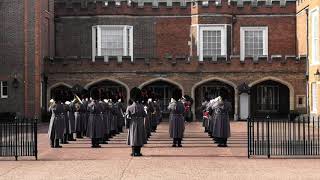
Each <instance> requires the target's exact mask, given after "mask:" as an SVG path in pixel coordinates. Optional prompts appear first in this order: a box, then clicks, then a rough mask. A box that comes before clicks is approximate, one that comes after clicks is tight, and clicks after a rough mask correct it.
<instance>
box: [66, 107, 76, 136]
mask: <svg viewBox="0 0 320 180" xmlns="http://www.w3.org/2000/svg"><path fill="white" fill-rule="evenodd" d="M68 109H69V111H68V117H69V132H71V133H75V132H76V118H75V116H74V115H75V114H74V112H75V105H74V103H71V104H69V107H68Z"/></svg>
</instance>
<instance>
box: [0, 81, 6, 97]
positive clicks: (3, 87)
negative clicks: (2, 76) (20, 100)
mask: <svg viewBox="0 0 320 180" xmlns="http://www.w3.org/2000/svg"><path fill="white" fill-rule="evenodd" d="M0 82H1V83H0V86H1V98H8V82H7V81H0Z"/></svg>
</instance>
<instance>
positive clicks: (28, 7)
mask: <svg viewBox="0 0 320 180" xmlns="http://www.w3.org/2000/svg"><path fill="white" fill-rule="evenodd" d="M53 11H54V1H53V0H24V1H21V0H1V1H0V63H1V66H0V112H17V113H18V114H21V115H26V116H29V117H33V116H38V117H39V116H40V114H41V109H42V107H44V106H45V105H44V103H43V102H42V100H43V99H42V96H41V91H42V90H43V87H41V86H42V84H43V83H42V82H43V77H44V68H43V67H44V65H43V58H44V57H45V56H54V51H53V49H52V48H53V47H54V45H53V42H54V41H53V39H54V37H53V25H54V24H53V20H54V15H53Z"/></svg>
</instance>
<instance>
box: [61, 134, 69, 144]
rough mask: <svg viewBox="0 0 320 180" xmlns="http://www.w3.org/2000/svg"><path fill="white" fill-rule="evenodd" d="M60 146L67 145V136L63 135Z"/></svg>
mask: <svg viewBox="0 0 320 180" xmlns="http://www.w3.org/2000/svg"><path fill="white" fill-rule="evenodd" d="M61 144H69V142H68V135H67V134H64V135H63V139H62V140H61Z"/></svg>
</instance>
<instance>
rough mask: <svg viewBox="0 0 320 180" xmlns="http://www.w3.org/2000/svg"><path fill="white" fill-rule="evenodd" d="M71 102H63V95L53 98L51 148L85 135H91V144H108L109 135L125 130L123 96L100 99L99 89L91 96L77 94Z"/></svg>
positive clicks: (94, 146) (51, 105)
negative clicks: (83, 96)
mask: <svg viewBox="0 0 320 180" xmlns="http://www.w3.org/2000/svg"><path fill="white" fill-rule="evenodd" d="M75 97H76V98H75V99H74V100H73V101H71V102H69V101H66V102H63V101H62V98H61V97H60V96H57V97H54V99H52V100H50V106H49V112H50V113H51V114H52V115H51V119H50V125H49V132H48V134H49V139H50V142H51V147H52V148H61V145H60V144H68V143H69V141H76V139H75V138H74V137H76V138H78V139H81V138H83V137H84V136H86V137H89V138H91V139H92V147H93V148H98V147H101V146H100V145H99V144H107V143H108V142H107V141H108V140H109V138H112V137H113V136H115V135H116V134H119V133H121V132H123V127H124V123H125V122H124V112H125V110H126V106H125V104H124V103H123V100H122V99H121V98H120V99H118V100H116V99H115V98H113V99H107V98H106V99H100V100H99V99H98V96H97V92H94V91H93V93H92V97H91V98H90V100H89V99H88V98H83V99H82V100H80V98H79V97H78V96H76V95H75Z"/></svg>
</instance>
